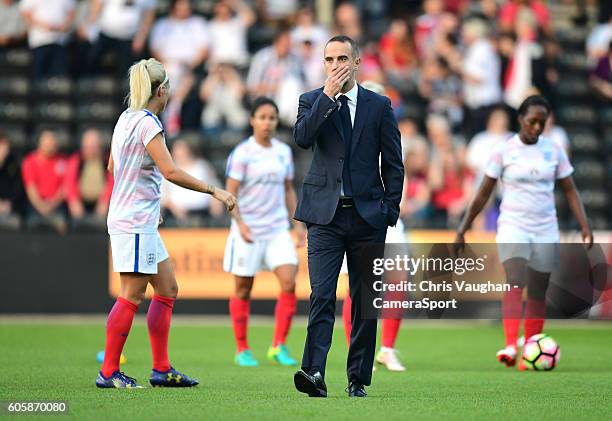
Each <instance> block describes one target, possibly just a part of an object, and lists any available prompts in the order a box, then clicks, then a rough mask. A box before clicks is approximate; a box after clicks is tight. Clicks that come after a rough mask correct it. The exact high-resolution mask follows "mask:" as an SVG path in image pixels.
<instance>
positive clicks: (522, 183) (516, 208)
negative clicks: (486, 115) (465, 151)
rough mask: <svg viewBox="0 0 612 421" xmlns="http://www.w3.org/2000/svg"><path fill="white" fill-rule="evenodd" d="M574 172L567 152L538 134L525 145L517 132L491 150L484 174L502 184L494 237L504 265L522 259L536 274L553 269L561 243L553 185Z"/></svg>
mask: <svg viewBox="0 0 612 421" xmlns="http://www.w3.org/2000/svg"><path fill="white" fill-rule="evenodd" d="M573 171H574V169H573V167H572V165H571V164H570V162H569V159H568V157H567V154H566V153H565V151H564V150H563V149H562V148H561V147H560V146H559V145H557V144H556V143H554V142H553V141H551V140H550V139H547V138H545V137H542V136H540V138H539V139H538V142H537V143H536V144H534V145H526V144H524V143H523V142H522V141H521V140H520V138H519V136H518V134H517V135H514V136H513V137H511V138H510V139H508V140H507V141H505V142H500V143H498V144H497V145H496V146H495V147H494V148H493V151H492V152H491V156H490V158H489V163H488V164H487V167H486V170H485V174H486V175H487V176H488V177H491V178H495V179H499V180H500V181H501V183H502V186H503V196H502V202H501V205H500V215H499V218H498V220H497V236H496V241H497V244H498V250H499V255H500V260H501V261H502V262H503V261H505V260H508V259H510V258H513V257H522V258H524V259H526V260H527V261H528V262H529V266H530V267H532V268H533V269H535V270H537V271H540V272H551V271H552V269H553V268H554V267H555V265H556V262H557V260H558V243H559V226H558V222H557V211H556V209H555V198H554V188H555V181H556V180H558V179H562V178H565V177H568V176H569V175H571V174H572V172H573Z"/></svg>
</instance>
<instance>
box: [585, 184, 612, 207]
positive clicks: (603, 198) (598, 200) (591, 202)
mask: <svg viewBox="0 0 612 421" xmlns="http://www.w3.org/2000/svg"><path fill="white" fill-rule="evenodd" d="M580 197H581V198H582V203H584V206H586V207H587V209H596V210H605V209H607V207H608V194H607V192H606V191H605V190H602V189H582V190H581V191H580Z"/></svg>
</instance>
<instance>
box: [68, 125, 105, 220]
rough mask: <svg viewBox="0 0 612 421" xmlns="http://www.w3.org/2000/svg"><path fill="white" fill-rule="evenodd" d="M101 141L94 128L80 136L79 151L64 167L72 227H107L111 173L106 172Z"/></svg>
mask: <svg viewBox="0 0 612 421" xmlns="http://www.w3.org/2000/svg"><path fill="white" fill-rule="evenodd" d="M106 164H107V163H106V162H105V160H104V158H103V156H102V141H101V139H100V133H99V132H98V131H97V130H94V129H89V130H87V131H86V132H85V133H83V137H82V138H81V150H80V151H79V152H76V153H75V154H74V155H72V156H71V157H70V159H69V160H68V163H67V166H66V184H65V186H66V201H67V203H68V210H69V211H70V216H71V217H72V219H73V222H74V225H75V227H77V226H86V227H93V228H100V229H104V228H106V214H107V213H108V205H109V203H110V198H111V193H112V192H113V176H112V174H111V173H110V172H108V171H106Z"/></svg>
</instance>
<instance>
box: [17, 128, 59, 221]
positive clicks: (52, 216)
mask: <svg viewBox="0 0 612 421" xmlns="http://www.w3.org/2000/svg"><path fill="white" fill-rule="evenodd" d="M65 173H66V160H65V159H64V157H62V156H61V155H59V154H58V151H57V139H56V138H55V134H54V133H53V132H52V131H50V130H45V131H43V132H42V133H41V134H40V137H39V139H38V148H37V149H36V150H35V151H34V152H32V153H30V154H29V155H27V156H26V158H25V159H24V160H23V165H22V168H21V175H22V177H23V185H24V187H25V191H26V195H27V197H28V200H29V206H28V207H27V209H26V227H28V228H29V229H35V228H39V227H45V226H46V227H51V228H53V229H55V230H56V231H58V232H60V233H65V232H66V228H67V225H66V212H65V207H64V199H65V190H64V182H65Z"/></svg>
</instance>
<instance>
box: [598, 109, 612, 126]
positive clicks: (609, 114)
mask: <svg viewBox="0 0 612 421" xmlns="http://www.w3.org/2000/svg"><path fill="white" fill-rule="evenodd" d="M599 122H600V124H602V125H603V126H609V127H612V107H603V108H601V109H600V110H599Z"/></svg>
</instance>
